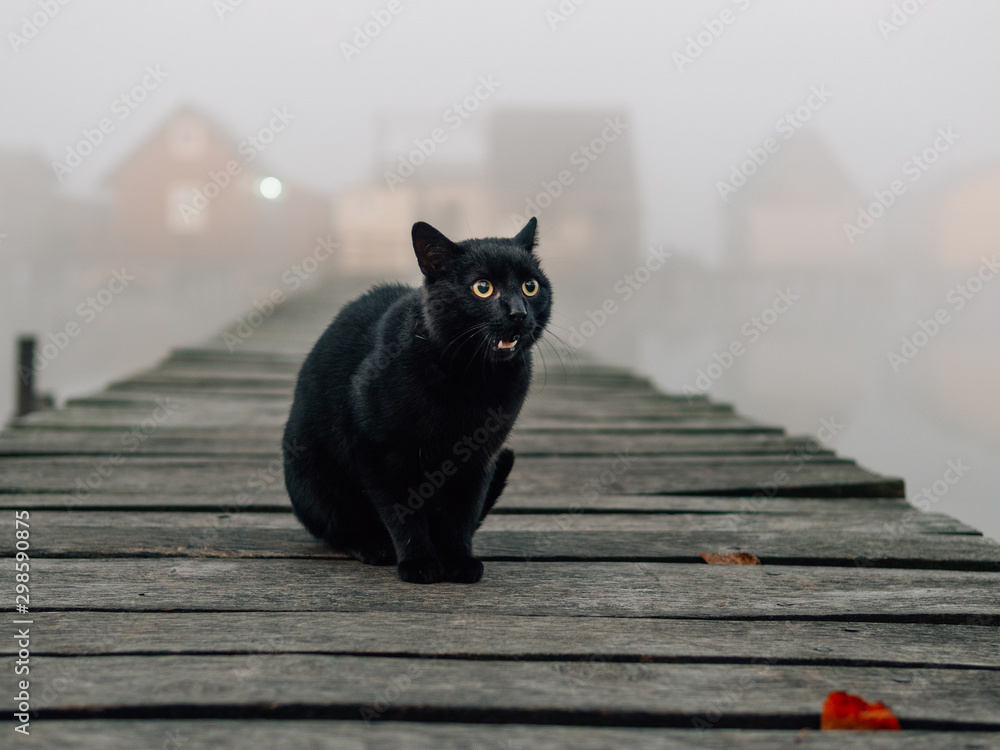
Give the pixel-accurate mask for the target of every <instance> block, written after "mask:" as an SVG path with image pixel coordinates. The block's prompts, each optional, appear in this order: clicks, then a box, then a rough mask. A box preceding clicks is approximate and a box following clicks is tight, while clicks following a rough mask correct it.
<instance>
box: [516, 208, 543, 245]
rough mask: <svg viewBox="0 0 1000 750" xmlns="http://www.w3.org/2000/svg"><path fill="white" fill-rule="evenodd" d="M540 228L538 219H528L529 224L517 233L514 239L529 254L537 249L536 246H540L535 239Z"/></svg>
mask: <svg viewBox="0 0 1000 750" xmlns="http://www.w3.org/2000/svg"><path fill="white" fill-rule="evenodd" d="M537 227H538V219H536V218H535V217H534V216H532V217H531V218H530V219H528V223H527V224H525V225H524V229H522V230H521V231H520V232H518V233H517V236H516V237H515V238H514V242H516V243H517V244H518V245H520V246H521V247H523V248H524V249H525V250H527V251H528V252H529V253H530V252H531V251H532V250H534V249H535V245H537V244H538V241H537V239H536V238H535V229H536V228H537Z"/></svg>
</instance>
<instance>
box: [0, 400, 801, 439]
mask: <svg viewBox="0 0 1000 750" xmlns="http://www.w3.org/2000/svg"><path fill="white" fill-rule="evenodd" d="M75 403H78V404H79V403H80V402H75ZM122 403H125V402H122ZM174 403H179V404H180V408H178V409H177V410H176V411H174V412H172V413H171V414H170V416H169V417H168V418H167V419H166V420H165V421H164V423H165V424H170V425H173V426H177V427H225V426H230V427H240V426H253V427H278V428H280V427H283V426H284V424H285V421H286V420H287V419H288V408H289V404H287V403H285V402H284V401H265V400H244V401H238V400H223V399H206V400H204V402H203V403H201V404H194V403H192V402H190V401H187V402H185V401H183V400H181V399H174ZM87 404H88V405H87V406H83V405H77V406H69V407H67V408H65V409H53V410H47V411H38V412H33V413H31V414H29V415H27V416H26V417H22V418H21V419H19V420H18V424H19V425H29V426H50V427H70V428H79V427H88V428H89V427H95V428H102V429H114V430H129V429H132V428H133V427H135V426H136V425H138V424H141V423H142V422H143V420H146V419H149V418H151V415H152V414H153V413H154V412H155V410H156V409H157V403H156V401H152V400H147V399H145V398H143V400H141V401H137V402H134V403H128V404H126V405H124V406H120V405H118V404H117V403H111V402H110V401H109V400H108V399H107V398H106V397H105V396H103V395H102V396H99V397H94V398H91V399H87ZM185 406H186V407H187V408H185ZM518 429H521V430H549V431H566V430H576V431H584V432H591V431H600V432H607V433H621V432H632V431H643V432H674V433H686V432H716V433H729V432H749V433H771V434H781V433H782V432H783V430H782V429H781V428H779V427H771V426H766V425H760V424H757V423H755V422H752V421H750V420H747V419H743V418H742V417H737V416H732V415H727V414H725V413H721V414H719V415H718V416H711V415H702V416H691V417H683V416H682V417H677V418H655V419H643V420H616V419H614V418H608V419H604V420H598V419H589V418H573V417H566V418H560V419H554V418H548V417H542V418H535V417H533V416H532V415H530V414H524V415H522V417H521V418H519V419H518Z"/></svg>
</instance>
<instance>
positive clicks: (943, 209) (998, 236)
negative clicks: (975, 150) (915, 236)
mask: <svg viewBox="0 0 1000 750" xmlns="http://www.w3.org/2000/svg"><path fill="white" fill-rule="evenodd" d="M937 203H938V205H937V210H936V211H935V213H934V216H933V222H934V224H935V227H934V240H935V244H936V246H937V253H936V256H937V260H938V262H939V263H942V264H944V265H947V266H953V267H959V268H966V267H969V266H977V265H979V263H980V262H981V260H980V259H981V258H982V256H984V255H985V256H987V257H990V256H992V255H994V254H996V252H997V249H998V248H1000V165H998V164H994V165H992V166H990V167H988V168H986V169H982V170H980V171H978V172H977V173H975V174H973V175H971V176H968V177H965V178H963V179H962V180H961V181H959V182H957V183H953V184H951V185H949V186H947V187H945V188H944V190H942V191H941V195H940V196H939V198H938V201H937Z"/></svg>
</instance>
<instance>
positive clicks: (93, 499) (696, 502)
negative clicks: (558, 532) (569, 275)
mask: <svg viewBox="0 0 1000 750" xmlns="http://www.w3.org/2000/svg"><path fill="white" fill-rule="evenodd" d="M831 504H835V505H836V506H837V507H838V508H840V507H842V506H843V509H844V511H845V512H856V513H865V512H867V511H869V510H877V509H878V508H879V507H881V506H885V507H887V508H889V507H891V508H897V509H899V510H911V511H912V510H914V508H913V507H912V506H911V505H909V504H908V503H906V502H905V501H904V500H901V499H898V498H862V499H853V498H839V497H838V498H784V497H770V498H749V497H712V496H705V495H605V494H600V495H599V496H598V499H596V500H593V499H588V501H587V502H583V498H581V496H580V495H579V494H572V495H567V494H554V495H524V494H519V493H516V492H511V491H505V492H504V494H503V495H501V496H500V500H499V501H498V502H497V505H496V507H494V509H493V511H491V515H500V514H503V513H573V514H576V513H609V512H614V513H739V514H741V515H743V514H748V513H782V514H790V513H791V514H795V513H800V514H809V513H819V512H822V509H823V507H825V506H829V505H831ZM0 508H11V509H20V508H32V509H37V510H59V511H65V510H135V511H144V512H145V511H156V510H165V511H169V510H186V511H204V512H220V513H223V512H224V513H231V512H238V511H248V510H257V511H263V512H282V513H290V512H291V510H292V507H291V503H290V501H289V500H288V497H287V495H281V494H279V493H266V494H264V493H246V496H243V495H240V496H239V497H238V498H233V497H231V496H229V495H209V494H206V493H203V492H192V493H186V494H177V493H172V492H164V493H140V494H110V493H107V492H102V491H100V490H95V491H91V492H86V493H85V492H82V491H80V492H74V493H72V494H59V493H34V494H20V493H10V494H4V493H0Z"/></svg>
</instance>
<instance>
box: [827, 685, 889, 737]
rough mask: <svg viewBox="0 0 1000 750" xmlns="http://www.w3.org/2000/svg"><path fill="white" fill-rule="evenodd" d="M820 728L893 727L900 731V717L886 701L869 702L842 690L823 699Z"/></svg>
mask: <svg viewBox="0 0 1000 750" xmlns="http://www.w3.org/2000/svg"><path fill="white" fill-rule="evenodd" d="M819 727H820V729H862V730H864V729H892V730H895V731H897V732H898V731H899V719H897V718H896V715H895V714H894V713H893V712H892V709H890V708H889V707H888V706H886V705H885V704H884V703H869V702H868V701H866V700H865V699H864V698H860V697H858V696H857V695H850V694H849V693H844V692H841V691H839V690H838V691H836V692H833V693H830V694H829V695H828V696H826V700H825V701H823V716H822V718H821V719H820V722H819Z"/></svg>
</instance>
